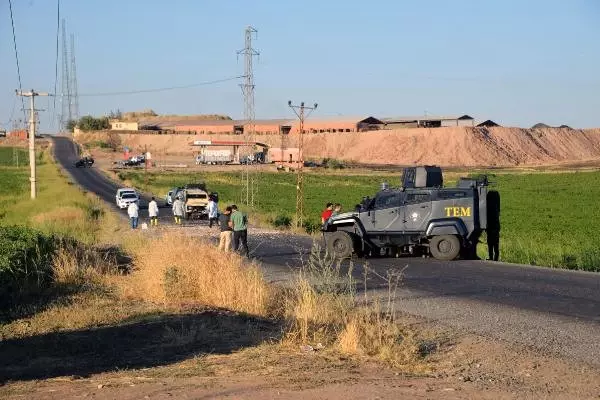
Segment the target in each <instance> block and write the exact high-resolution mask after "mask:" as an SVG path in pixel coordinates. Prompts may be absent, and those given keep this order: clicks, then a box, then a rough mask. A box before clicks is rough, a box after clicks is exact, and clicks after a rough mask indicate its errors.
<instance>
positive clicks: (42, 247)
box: [0, 226, 55, 297]
mask: <svg viewBox="0 0 600 400" xmlns="http://www.w3.org/2000/svg"><path fill="white" fill-rule="evenodd" d="M54 252H55V240H54V237H53V236H50V235H45V234H43V233H41V232H39V231H36V230H34V229H31V228H27V227H17V226H8V227H0V297H2V295H4V294H10V293H12V292H14V291H17V290H22V289H25V288H27V287H29V286H31V285H34V286H37V287H41V286H43V285H45V284H47V283H48V282H49V281H50V280H51V279H52V257H53V255H54Z"/></svg>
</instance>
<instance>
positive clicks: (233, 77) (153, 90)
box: [79, 75, 245, 97]
mask: <svg viewBox="0 0 600 400" xmlns="http://www.w3.org/2000/svg"><path fill="white" fill-rule="evenodd" d="M244 77H245V75H239V76H232V77H231V78H224V79H217V80H214V81H206V82H199V83H192V84H190V85H183V86H169V87H163V88H156V89H142V90H129V91H124V92H100V93H80V94H79V97H82V96H84V97H97V96H122V95H128V94H138V93H153V92H166V91H168V90H178V89H189V88H193V87H197V86H206V85H213V84H215V83H221V82H228V81H233V80H236V79H240V78H244Z"/></svg>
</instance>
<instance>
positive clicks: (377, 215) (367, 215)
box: [360, 191, 403, 236]
mask: <svg viewBox="0 0 600 400" xmlns="http://www.w3.org/2000/svg"><path fill="white" fill-rule="evenodd" d="M400 200H401V193H400V192H393V191H389V192H380V193H378V194H377V197H375V198H374V199H373V201H372V203H371V205H370V207H369V209H368V210H367V211H366V212H361V213H360V220H361V222H362V224H363V226H364V228H365V230H366V231H367V234H369V235H370V236H371V235H378V234H381V235H383V234H385V232H386V231H387V230H389V229H390V227H391V226H392V225H393V224H395V223H396V224H397V223H398V221H401V220H402V217H403V216H402V215H400V214H399V213H398V211H399V208H400V204H401V201H400Z"/></svg>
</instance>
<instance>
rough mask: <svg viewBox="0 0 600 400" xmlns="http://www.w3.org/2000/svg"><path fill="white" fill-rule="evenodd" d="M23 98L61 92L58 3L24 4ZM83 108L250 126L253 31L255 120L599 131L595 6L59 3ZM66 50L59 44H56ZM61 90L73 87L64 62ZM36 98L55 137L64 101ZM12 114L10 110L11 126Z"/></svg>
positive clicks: (5, 41) (4, 107) (9, 56)
mask: <svg viewBox="0 0 600 400" xmlns="http://www.w3.org/2000/svg"><path fill="white" fill-rule="evenodd" d="M12 7H13V17H14V24H15V35H16V41H17V49H18V55H19V63H20V70H21V80H22V84H23V89H27V90H29V89H32V88H33V89H35V90H37V91H47V92H50V93H54V85H55V62H56V39H57V36H56V32H57V26H56V23H57V2H56V1H55V0H12ZM60 13H61V18H63V17H64V18H65V20H66V30H67V36H69V34H70V33H73V34H74V35H75V54H76V60H77V80H78V89H79V93H80V99H79V107H80V114H81V115H87V114H91V115H105V114H108V113H109V112H110V111H111V110H117V109H120V110H121V111H133V110H142V109H153V110H155V111H156V112H158V113H159V114H192V113H193V114H227V115H230V116H231V117H232V118H242V117H243V110H244V103H243V97H242V92H241V89H240V87H239V86H238V84H239V83H240V81H241V80H240V79H237V80H235V79H234V80H229V81H226V82H221V83H218V84H211V85H204V86H196V87H191V88H186V89H179V90H171V91H163V92H155V93H141V94H130V95H107V96H86V95H89V94H99V93H106V92H123V91H136V90H145V89H154V88H164V87H172V86H185V85H192V84H196V83H202V82H209V81H215V80H222V79H228V78H233V77H236V76H240V75H243V74H244V63H243V58H240V57H238V56H237V54H236V52H237V50H240V49H241V48H243V47H244V30H245V28H246V27H247V26H248V25H251V26H253V27H254V28H256V29H257V31H258V32H257V35H256V37H254V38H253V47H254V48H255V49H256V50H258V51H259V52H260V56H259V57H257V59H256V60H255V62H254V76H255V84H256V89H255V104H256V118H288V117H289V118H291V117H293V116H294V114H293V112H292V110H290V109H289V107H288V106H287V102H288V100H292V101H293V102H295V103H299V102H301V101H305V102H306V103H307V104H313V103H315V102H316V103H318V104H319V107H318V109H317V111H316V112H315V113H314V114H313V116H314V117H315V118H316V117H319V116H323V117H325V116H327V117H329V116H368V115H373V116H376V117H394V116H405V115H423V114H425V113H427V114H429V115H439V114H443V115H454V114H461V115H462V114H469V115H471V116H473V117H474V118H475V119H477V120H485V119H492V120H494V121H496V122H499V123H501V124H503V125H508V126H522V127H529V126H531V125H533V124H535V123H537V122H544V123H546V124H549V125H561V124H567V125H569V126H572V127H577V128H589V127H600V112H598V111H599V109H600V96H599V95H598V94H599V93H600V75H599V74H598V71H600V1H597V0H569V1H564V0H528V1H522V0H502V1H499V0H498V1H491V0H489V1H482V0H453V1H447V0H410V1H408V0H372V1H369V2H365V1H358V0H354V1H349V0H345V1H343V0H328V1H324V0H321V1H316V0H303V1H301V2H293V1H276V0H271V1H263V0H254V1H242V0H228V1H207V0H171V1H159V0H118V1H117V0H85V1H83V0H61V1H60ZM13 46H14V45H13V35H12V28H11V20H10V13H9V2H8V0H1V1H0V124H8V125H9V126H12V122H11V118H12V120H14V119H19V118H23V113H22V111H21V103H20V101H21V100H20V99H17V96H15V94H14V91H15V89H17V88H18V87H19V83H18V78H17V68H16V61H15V53H14V47H13ZM59 49H60V53H62V47H60V48H59ZM58 77H59V80H58V83H57V92H58V93H59V94H60V92H61V90H60V89H61V83H60V77H61V62H60V60H59V63H58ZM56 100H57V102H56V108H57V111H56V112H54V111H53V109H54V98H41V97H40V98H37V101H38V104H37V105H38V107H39V108H42V109H45V110H46V111H41V112H40V114H41V115H40V129H41V131H42V132H44V133H52V132H53V131H56V129H57V126H58V124H57V123H56V122H55V120H56V115H57V114H60V97H58V98H57V99H56ZM11 116H12V117H11Z"/></svg>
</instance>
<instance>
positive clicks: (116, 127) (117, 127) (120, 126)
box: [110, 121, 139, 131]
mask: <svg viewBox="0 0 600 400" xmlns="http://www.w3.org/2000/svg"><path fill="white" fill-rule="evenodd" d="M110 130H111V131H137V130H139V125H138V123H137V122H123V121H110Z"/></svg>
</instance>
